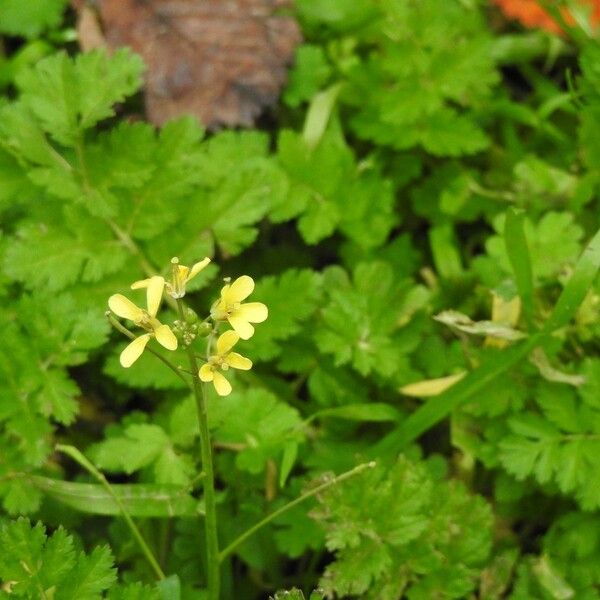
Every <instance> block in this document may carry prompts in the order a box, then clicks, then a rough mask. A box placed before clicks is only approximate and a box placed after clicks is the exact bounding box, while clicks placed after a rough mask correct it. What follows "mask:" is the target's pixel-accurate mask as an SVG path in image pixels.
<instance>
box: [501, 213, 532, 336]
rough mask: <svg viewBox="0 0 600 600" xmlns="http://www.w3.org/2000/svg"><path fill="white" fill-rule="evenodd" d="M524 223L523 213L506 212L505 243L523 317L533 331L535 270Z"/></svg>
mask: <svg viewBox="0 0 600 600" xmlns="http://www.w3.org/2000/svg"><path fill="white" fill-rule="evenodd" d="M524 221H525V218H524V214H523V213H522V212H517V211H515V210H508V211H507V212H506V222H505V225H504V243H505V245H506V253H507V254H508V260H509V261H510V265H511V267H512V270H513V273H514V275H515V282H516V284H517V290H518V292H519V296H520V297H521V302H522V304H523V316H524V317H525V322H526V323H527V327H528V329H529V330H531V326H532V322H533V270H532V268H531V257H530V255H529V247H528V246H527V238H526V237H525V228H524Z"/></svg>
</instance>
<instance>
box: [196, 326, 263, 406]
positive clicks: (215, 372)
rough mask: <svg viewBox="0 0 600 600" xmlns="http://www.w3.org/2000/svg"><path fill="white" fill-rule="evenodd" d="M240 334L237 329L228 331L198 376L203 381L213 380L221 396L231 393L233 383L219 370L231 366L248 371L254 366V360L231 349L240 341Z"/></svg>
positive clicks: (222, 336) (221, 336)
mask: <svg viewBox="0 0 600 600" xmlns="http://www.w3.org/2000/svg"><path fill="white" fill-rule="evenodd" d="M239 340H240V336H239V335H238V334H237V333H236V332H235V331H231V330H229V331H226V332H225V333H224V334H222V335H220V336H219V339H218V340H217V353H216V354H215V355H213V356H211V357H209V359H208V362H207V363H206V364H204V365H202V366H201V367H200V370H199V371H198V377H200V379H201V380H202V381H212V383H213V385H214V386H215V390H217V394H219V396H227V395H229V394H230V393H231V384H230V383H229V381H227V379H225V376H224V375H222V374H221V373H220V372H219V370H221V371H227V370H228V369H229V367H232V368H234V369H241V370H242V371H248V370H249V369H251V368H252V361H251V360H250V359H249V358H246V357H245V356H242V355H241V354H238V353H237V352H231V349H232V348H233V347H234V346H235V345H236V344H237V343H238V342H239Z"/></svg>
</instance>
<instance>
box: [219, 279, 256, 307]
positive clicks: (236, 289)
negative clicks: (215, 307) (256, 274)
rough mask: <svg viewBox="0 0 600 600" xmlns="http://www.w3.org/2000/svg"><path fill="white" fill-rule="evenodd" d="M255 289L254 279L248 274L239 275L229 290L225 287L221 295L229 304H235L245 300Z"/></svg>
mask: <svg viewBox="0 0 600 600" xmlns="http://www.w3.org/2000/svg"><path fill="white" fill-rule="evenodd" d="M253 291H254V279H252V277H248V275H242V276H241V277H238V278H237V279H236V280H235V281H234V282H233V283H232V284H231V285H230V286H229V287H228V289H227V290H225V288H223V290H222V291H221V296H222V297H223V300H225V302H226V303H227V304H235V303H236V302H241V301H242V300H245V299H246V298H247V297H248V296H249V295H250V294H251V293H252V292H253Z"/></svg>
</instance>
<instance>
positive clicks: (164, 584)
mask: <svg viewBox="0 0 600 600" xmlns="http://www.w3.org/2000/svg"><path fill="white" fill-rule="evenodd" d="M156 587H157V589H158V590H159V592H160V600H181V582H180V581H179V577H178V576H177V575H169V577H166V578H165V579H163V580H162V581H159V582H158V583H157V584H156ZM140 600H142V599H140Z"/></svg>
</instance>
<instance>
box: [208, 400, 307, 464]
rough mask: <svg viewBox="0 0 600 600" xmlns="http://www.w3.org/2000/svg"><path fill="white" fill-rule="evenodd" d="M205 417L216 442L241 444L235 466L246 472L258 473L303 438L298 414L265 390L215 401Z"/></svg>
mask: <svg viewBox="0 0 600 600" xmlns="http://www.w3.org/2000/svg"><path fill="white" fill-rule="evenodd" d="M208 414H209V416H210V419H211V421H212V423H211V427H212V428H213V429H214V431H215V433H214V437H215V440H216V441H218V442H220V443H224V444H236V445H241V448H240V450H239V451H238V452H237V455H236V460H235V462H236V466H237V467H238V468H239V469H241V470H243V471H248V472H249V473H254V474H257V473H261V472H262V471H263V470H264V469H265V465H266V462H267V460H268V459H274V460H275V459H278V458H279V456H281V453H282V452H283V450H284V448H285V447H286V445H287V444H289V443H290V442H292V441H295V442H296V443H300V442H301V441H303V439H304V433H303V430H302V427H301V421H300V416H299V415H298V412H297V411H296V410H295V409H294V408H292V407H290V406H288V405H287V404H284V403H283V402H281V401H280V400H279V399H278V398H277V397H276V396H274V395H273V394H271V393H269V392H267V391H265V390H261V389H251V390H248V391H247V392H245V393H242V392H234V393H232V394H231V395H230V396H227V397H224V398H219V399H218V400H216V401H215V402H214V403H211V404H210V406H209V411H208Z"/></svg>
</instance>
